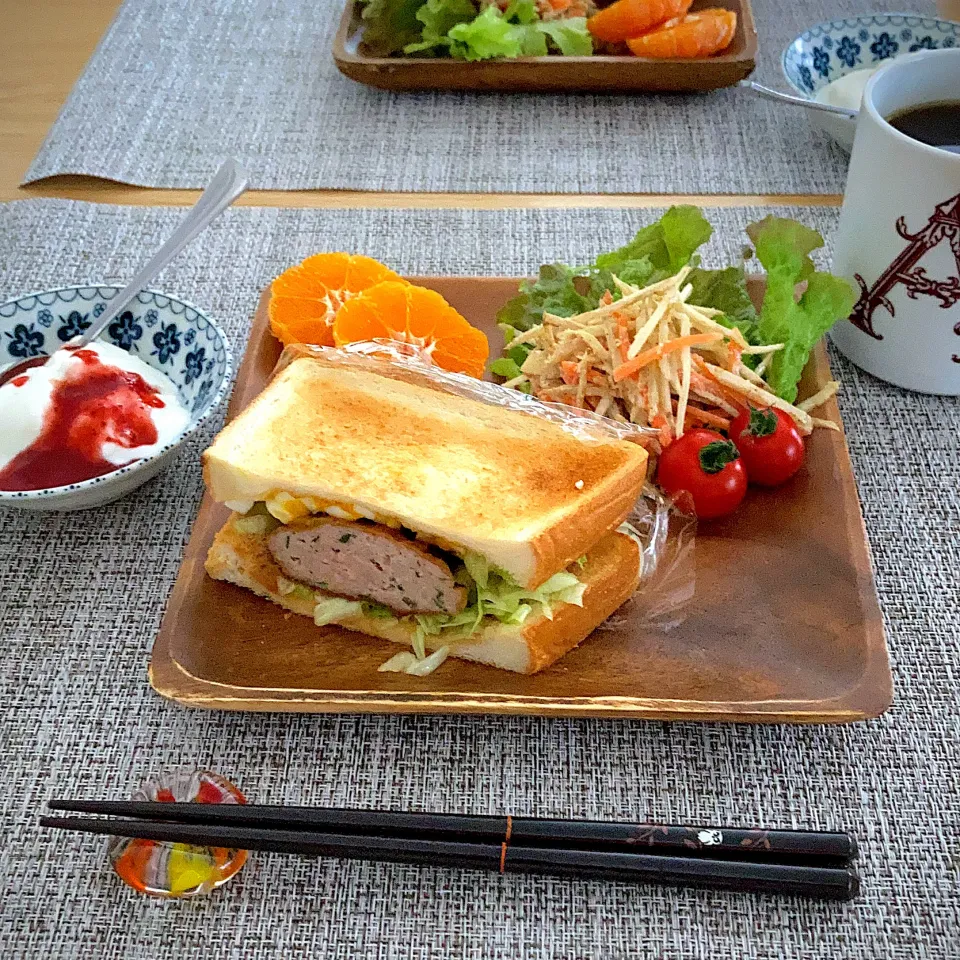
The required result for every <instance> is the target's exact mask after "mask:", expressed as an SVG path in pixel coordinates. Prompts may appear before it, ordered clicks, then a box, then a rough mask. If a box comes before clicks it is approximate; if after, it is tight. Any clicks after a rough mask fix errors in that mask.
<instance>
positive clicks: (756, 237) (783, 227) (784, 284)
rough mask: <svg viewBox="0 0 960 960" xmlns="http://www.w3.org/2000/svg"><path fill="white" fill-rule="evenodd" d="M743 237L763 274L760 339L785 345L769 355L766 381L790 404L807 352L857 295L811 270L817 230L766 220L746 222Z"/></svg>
mask: <svg viewBox="0 0 960 960" xmlns="http://www.w3.org/2000/svg"><path fill="white" fill-rule="evenodd" d="M747 234H748V236H749V237H750V239H751V240H752V241H753V245H754V249H755V251H756V256H757V259H758V260H759V261H760V263H761V264H763V266H764V268H765V269H766V271H767V289H766V292H765V294H764V298H763V305H762V307H761V309H760V319H759V322H758V324H757V335H758V337H759V341H760V342H761V343H782V344H784V345H785V346H784V349H783V350H778V351H777V352H776V353H775V354H774V355H773V359H772V360H771V363H770V367H769V369H768V371H767V374H766V379H767V382H768V383H769V384H770V386H771V388H772V389H773V392H774V393H776V394H777V396H778V397H782V398H783V399H784V400H787V401H788V402H790V403H793V402H794V401H795V400H796V398H797V384H798V383H799V382H800V375H801V374H802V373H803V368H804V367H805V366H806V364H807V359H808V358H809V356H810V351H811V350H812V349H813V347H814V345H815V344H816V343H817V341H818V340H819V339H820V338H821V337H822V336H823V335H824V334H825V333H826V332H827V331H828V330H829V329H830V328H831V327H832V326H833V325H834V323H836V322H837V320H839V319H841V318H842V317H846V316H848V315H849V313H850V311H851V310H852V309H853V305H854V303H855V302H856V292H855V291H854V289H853V287H851V286H850V284H849V283H847V281H846V280H844V279H842V278H840V277H835V276H833V275H832V274H830V273H824V272H821V271H818V270H817V269H816V267H815V266H814V263H813V261H812V260H811V259H810V253H811V252H812V251H813V250H816V249H817V248H818V247H822V246H823V238H822V237H821V236H820V234H819V233H817V231H816V230H811V229H810V228H809V227H805V226H804V225H803V224H801V223H797V221H796V220H788V219H785V218H783V217H773V216H770V217H766V218H764V219H763V220H760V221H759V222H758V223H752V224H750V226H749V227H747ZM802 282H806V289H805V290H804V292H803V293H802V295H801V296H800V298H799V299H797V297H796V288H797V284H799V283H802Z"/></svg>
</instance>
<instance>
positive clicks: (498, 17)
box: [357, 0, 737, 61]
mask: <svg viewBox="0 0 960 960" xmlns="http://www.w3.org/2000/svg"><path fill="white" fill-rule="evenodd" d="M357 2H358V4H359V6H360V8H361V14H360V16H361V20H362V23H363V36H362V42H361V46H362V49H363V50H364V51H365V52H366V53H368V54H371V55H373V56H380V57H387V56H407V57H447V58H454V59H457V60H466V61H475V60H490V59H496V58H517V57H544V56H547V55H550V54H556V55H559V56H579V57H585V56H590V55H592V54H595V53H596V54H613V55H620V54H623V55H634V56H638V57H645V58H650V59H664V58H668V59H674V58H680V59H699V58H703V57H709V56H712V55H714V54H717V53H721V52H722V51H724V50H725V49H726V48H727V47H728V46H729V45H730V43H731V42H732V40H733V37H734V34H735V32H736V26H737V15H736V13H734V12H733V11H731V10H725V9H722V8H719V7H712V8H709V9H705V10H697V11H695V12H693V13H691V12H690V7H691V5H692V0H613V2H612V3H610V2H605V0H357Z"/></svg>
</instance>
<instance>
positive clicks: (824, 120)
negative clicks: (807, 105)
mask: <svg viewBox="0 0 960 960" xmlns="http://www.w3.org/2000/svg"><path fill="white" fill-rule="evenodd" d="M950 47H960V23H955V22H954V21H952V20H941V19H938V18H936V17H922V16H918V15H917V14H912V13H868V14H864V15H863V16H859V17H849V18H847V19H845V20H828V21H825V22H824V23H818V24H816V25H815V26H813V27H810V28H809V29H808V30H805V31H804V32H803V33H801V34H800V36H799V37H797V38H796V39H795V40H794V41H793V42H792V43H790V44H789V45H788V46H787V48H786V49H785V50H784V51H783V55H782V57H781V58H780V65H781V67H782V69H783V76H784V79H785V80H786V81H787V83H788V84H789V85H790V86H791V87H792V88H793V89H794V91H795V92H796V93H797V95H798V96H801V97H804V98H806V99H808V100H818V99H821V98H822V97H823V93H822V91H823V89H824V88H825V87H826V86H827V84H830V83H832V82H833V81H835V80H838V79H839V78H840V77H846V76H849V75H850V74H852V73H854V72H856V71H861V70H863V71H868V70H871V69H876V68H877V67H878V66H880V64H881V63H883V62H884V61H886V60H889V59H891V58H892V57H899V56H903V55H904V54H906V53H915V52H916V51H917V50H939V49H943V48H950ZM862 79H863V82H864V84H865V83H866V80H867V79H869V77H868V75H867V74H864V76H863V78H862ZM861 89H862V86H861ZM842 105H843V106H847V105H848V104H842ZM850 106H852V108H853V109H855V110H856V109H859V107H860V103H859V99H858V101H857V102H856V103H853V104H850ZM804 112H805V113H806V115H807V118H808V119H809V121H810V123H811V125H812V126H813V127H814V128H815V129H818V130H822V131H823V132H824V133H826V134H827V135H828V136H830V137H832V138H833V139H834V140H836V142H837V143H838V144H839V145H840V146H841V147H843V149H844V150H846V151H847V152H848V153H849V151H850V149H851V148H852V147H853V134H854V131H855V130H856V124H857V121H856V120H855V119H851V118H847V117H842V116H838V115H835V114H829V113H824V112H823V111H818V110H806V111H804Z"/></svg>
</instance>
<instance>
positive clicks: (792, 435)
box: [657, 407, 804, 520]
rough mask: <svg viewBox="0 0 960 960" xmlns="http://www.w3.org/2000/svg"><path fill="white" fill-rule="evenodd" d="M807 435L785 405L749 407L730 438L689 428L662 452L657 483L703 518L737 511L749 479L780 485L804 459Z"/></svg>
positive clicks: (735, 420) (768, 485) (713, 517)
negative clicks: (787, 412)
mask: <svg viewBox="0 0 960 960" xmlns="http://www.w3.org/2000/svg"><path fill="white" fill-rule="evenodd" d="M803 456H804V447H803V437H801V436H800V431H799V430H797V426H796V424H795V423H794V422H793V420H792V419H791V417H790V416H789V415H788V414H786V413H784V412H783V411H782V410H776V409H773V408H765V409H758V408H757V407H748V408H747V409H745V410H742V411H741V412H740V414H739V415H738V416H737V417H735V418H734V420H733V422H732V423H731V424H730V439H729V440H728V439H726V438H724V437H723V436H721V435H720V434H719V433H716V432H715V431H713V430H703V429H697V430H690V431H688V432H687V433H685V434H684V435H683V436H682V437H681V438H680V439H679V440H675V441H674V442H673V443H671V444H670V446H669V447H667V448H666V450H664V451H663V453H662V454H661V455H660V462H659V464H658V466H657V483H658V484H659V485H660V487H661V489H663V491H664V492H665V493H667V494H668V495H669V496H671V497H673V499H674V500H675V501H676V502H677V505H678V506H679V507H680V508H681V509H683V510H688V511H690V512H693V513H695V514H696V515H697V517H698V518H699V519H701V520H713V519H715V518H717V517H725V516H726V515H727V514H729V513H733V511H734V510H736V509H737V507H739V506H740V503H741V502H742V500H743V498H744V497H745V496H746V493H747V483H748V481H749V482H750V483H755V484H758V485H759V486H763V487H777V486H779V485H780V484H781V483H785V482H786V481H787V480H789V479H790V477H792V476H793V475H794V474H795V473H796V472H797V471H798V470H799V469H800V467H801V466H802V465H803Z"/></svg>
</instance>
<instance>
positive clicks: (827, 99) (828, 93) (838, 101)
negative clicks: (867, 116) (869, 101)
mask: <svg viewBox="0 0 960 960" xmlns="http://www.w3.org/2000/svg"><path fill="white" fill-rule="evenodd" d="M879 69H880V68H879V67H867V68H866V69H865V70H854V71H853V73H848V74H847V75H846V76H843V77H837V79H836V80H832V81H831V82H830V83H828V84H826V85H825V86H823V87H821V88H820V89H819V90H818V91H817V93H816V96H814V98H813V99H814V100H816V101H817V102H818V103H828V104H830V105H831V106H833V107H847V108H848V109H849V110H859V109H860V101H861V100H863V88H864V87H866V85H867V81H868V80H869V79H870V78H871V77H872V76H873V75H874V74H875V73H876V72H877V70H879Z"/></svg>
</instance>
